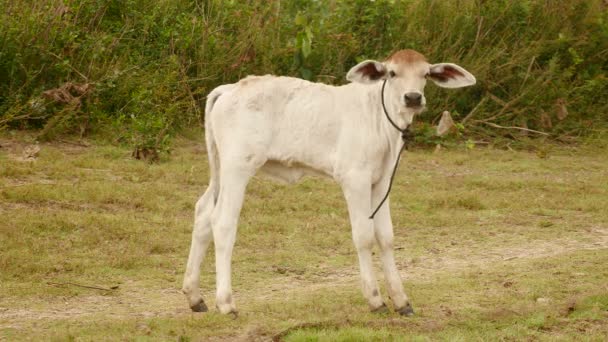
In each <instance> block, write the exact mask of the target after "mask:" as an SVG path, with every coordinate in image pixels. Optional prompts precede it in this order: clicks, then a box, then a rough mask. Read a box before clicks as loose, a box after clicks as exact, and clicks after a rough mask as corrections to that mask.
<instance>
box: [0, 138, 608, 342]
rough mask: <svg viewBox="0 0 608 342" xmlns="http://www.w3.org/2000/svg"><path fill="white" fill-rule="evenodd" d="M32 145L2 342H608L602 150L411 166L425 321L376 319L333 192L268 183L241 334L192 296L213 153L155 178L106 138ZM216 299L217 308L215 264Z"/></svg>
mask: <svg viewBox="0 0 608 342" xmlns="http://www.w3.org/2000/svg"><path fill="white" fill-rule="evenodd" d="M31 140H32V139H31V138H30V137H28V135H27V134H24V133H19V134H16V135H11V134H10V133H4V135H3V136H2V137H1V138H0V146H2V147H0V217H2V220H0V241H1V243H0V269H1V270H2V271H1V272H0V339H3V338H4V339H7V340H39V339H44V340H124V339H127V340H133V339H135V340H179V341H188V340H192V341H195V340H226V339H240V340H256V339H258V340H265V339H271V338H277V339H284V340H287V341H317V340H319V341H334V340H347V341H350V340H366V341H367V340H415V341H418V340H421V341H426V340H451V341H453V340H456V341H459V340H460V341H470V340H521V339H528V340H572V339H580V338H582V339H583V340H589V341H596V340H597V341H601V340H605V339H606V338H607V337H608V285H607V284H608V282H607V280H608V268H606V264H608V211H606V209H605V208H607V207H608V182H606V180H607V179H608V158H607V157H606V154H605V151H602V150H600V149H597V148H590V147H585V146H580V147H559V146H554V145H548V146H543V151H544V152H543V154H536V153H533V152H516V151H503V150H495V149H490V148H488V149H475V150H460V149H455V148H454V149H449V150H445V149H444V150H442V151H440V152H439V153H431V152H429V151H422V150H414V151H412V152H409V153H407V155H406V156H404V161H405V162H404V163H403V164H402V166H401V168H400V170H399V174H398V177H397V179H396V184H395V187H394V190H393V193H392V195H391V199H392V203H391V205H392V210H393V221H394V223H395V235H396V241H395V246H396V257H397V262H398V266H399V269H400V270H401V272H402V274H403V275H404V276H405V279H406V280H405V283H404V286H405V289H406V291H407V293H408V294H409V296H410V297H411V299H412V302H413V304H414V309H415V310H416V316H414V317H412V318H403V317H399V316H397V315H395V314H394V313H391V314H386V315H377V314H371V313H369V312H368V310H367V305H366V304H365V302H364V300H363V298H362V295H361V294H360V291H359V278H358V269H357V262H356V255H355V252H354V248H353V246H352V240H351V237H350V228H349V225H348V220H347V215H346V209H345V204H344V201H343V198H342V195H341V193H340V191H339V188H338V187H337V186H336V185H335V184H334V183H332V182H331V181H329V180H325V179H314V178H309V179H306V180H305V181H304V182H302V183H299V184H298V185H295V186H285V185H278V184H275V183H272V182H270V181H267V180H264V179H257V178H256V179H254V180H253V181H252V182H251V183H250V185H249V188H248V194H247V197H246V201H245V206H244V208H243V212H242V215H241V221H240V226H239V233H238V238H237V243H236V247H235V253H234V257H233V277H234V279H233V282H234V284H233V286H234V289H235V297H236V300H237V307H238V308H239V310H240V315H239V317H238V318H237V319H235V320H233V319H231V318H230V317H227V316H222V315H219V314H218V313H217V312H216V311H215V310H214V309H212V310H211V312H209V313H206V314H194V313H191V312H190V311H189V308H188V305H187V303H186V300H185V298H184V297H183V295H182V294H181V293H179V289H180V287H181V281H182V273H183V271H184V268H185V262H186V258H187V255H188V248H189V243H190V233H191V225H192V216H193V205H194V203H195V201H196V199H197V197H198V196H199V195H200V194H201V193H202V192H203V191H204V189H205V186H206V183H207V180H208V170H207V163H206V157H205V155H204V146H203V144H202V142H201V141H202V139H197V141H192V140H187V139H182V140H179V141H178V142H177V147H176V149H175V150H174V151H173V153H172V155H171V156H170V157H169V158H167V159H165V160H163V161H162V162H161V163H159V164H154V165H148V164H145V163H142V162H140V161H136V160H132V159H131V158H130V150H128V149H126V148H122V147H116V146H111V145H108V144H104V143H101V142H94V143H92V144H91V145H88V146H80V145H75V144H74V143H68V142H64V143H49V144H42V145H41V151H40V153H39V154H38V156H37V158H36V160H35V161H30V162H27V161H19V160H17V159H16V156H19V155H20V154H21V151H22V150H23V148H24V147H25V146H26V145H28V144H30V143H31ZM377 266H378V268H377V270H378V271H380V268H379V265H377ZM378 276H379V278H380V280H382V275H381V273H380V272H378ZM69 283H73V284H79V285H92V286H98V287H103V288H108V289H109V288H110V287H112V286H118V288H117V289H114V290H99V289H91V288H84V287H80V286H74V285H70V284H69ZM201 286H202V289H203V295H204V297H205V299H206V301H207V303H208V304H209V306H210V307H211V308H213V306H214V298H213V296H214V290H215V287H214V266H213V252H212V251H210V253H208V258H207V260H206V261H205V262H204V265H203V272H202V278H201Z"/></svg>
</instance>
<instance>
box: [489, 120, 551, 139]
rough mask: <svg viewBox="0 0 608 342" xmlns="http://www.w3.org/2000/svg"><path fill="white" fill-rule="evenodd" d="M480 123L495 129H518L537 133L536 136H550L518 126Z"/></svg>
mask: <svg viewBox="0 0 608 342" xmlns="http://www.w3.org/2000/svg"><path fill="white" fill-rule="evenodd" d="M478 122H481V123H483V124H486V125H488V126H491V127H494V128H503V129H518V130H521V131H526V132H532V133H536V134H541V135H546V136H549V133H546V132H541V131H537V130H534V129H529V128H523V127H517V126H500V125H497V124H495V123H492V122H485V121H478Z"/></svg>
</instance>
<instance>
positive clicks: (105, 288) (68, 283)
mask: <svg viewBox="0 0 608 342" xmlns="http://www.w3.org/2000/svg"><path fill="white" fill-rule="evenodd" d="M47 284H49V285H55V286H66V285H72V286H77V287H84V288H86V289H94V290H102V291H114V290H116V289H118V285H114V286H111V287H110V288H107V287H101V286H90V285H81V284H76V283H71V282H65V283H55V282H52V281H48V282H47Z"/></svg>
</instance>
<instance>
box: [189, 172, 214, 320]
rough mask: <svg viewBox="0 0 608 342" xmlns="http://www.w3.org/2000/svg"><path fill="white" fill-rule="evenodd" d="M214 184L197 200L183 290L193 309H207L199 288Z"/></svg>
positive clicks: (207, 244) (209, 237)
mask: <svg viewBox="0 0 608 342" xmlns="http://www.w3.org/2000/svg"><path fill="white" fill-rule="evenodd" d="M215 196H216V194H215V189H214V185H213V184H210V185H209V187H208V188H207V190H206V191H205V194H204V195H203V196H201V198H200V199H199V200H198V201H197V202H196V208H195V211H194V229H193V230H192V243H191V245H190V255H189V256H188V264H187V266H186V273H185V275H184V282H183V286H182V292H183V293H184V294H185V295H186V298H187V299H188V304H189V305H190V308H191V309H192V311H196V312H203V311H207V306H206V305H205V302H204V301H203V297H202V296H201V293H200V289H199V282H200V271H201V263H202V261H203V259H204V258H205V254H206V252H207V248H208V247H209V243H210V242H211V237H212V236H211V212H212V211H213V207H214V206H215V205H214V202H215Z"/></svg>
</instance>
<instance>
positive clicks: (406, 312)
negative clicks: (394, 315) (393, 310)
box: [397, 303, 414, 316]
mask: <svg viewBox="0 0 608 342" xmlns="http://www.w3.org/2000/svg"><path fill="white" fill-rule="evenodd" d="M397 312H398V313H399V314H400V315H401V316H414V309H413V308H412V305H411V304H410V303H407V304H406V305H405V306H404V307H402V308H401V309H397Z"/></svg>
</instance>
